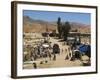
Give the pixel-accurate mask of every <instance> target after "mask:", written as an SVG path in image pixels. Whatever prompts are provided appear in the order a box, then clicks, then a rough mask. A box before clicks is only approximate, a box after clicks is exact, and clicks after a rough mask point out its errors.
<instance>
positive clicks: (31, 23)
mask: <svg viewBox="0 0 100 80" xmlns="http://www.w3.org/2000/svg"><path fill="white" fill-rule="evenodd" d="M23 25H24V28H23V30H24V32H45V31H46V30H48V31H53V30H56V31H57V24H56V22H46V21H42V20H34V19H31V18H30V17H28V16H24V17H23ZM70 25H71V30H72V31H74V30H76V29H77V31H78V32H82V33H90V25H85V24H81V23H76V22H70Z"/></svg>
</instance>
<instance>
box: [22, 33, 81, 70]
mask: <svg viewBox="0 0 100 80" xmlns="http://www.w3.org/2000/svg"><path fill="white" fill-rule="evenodd" d="M38 36H39V34H38ZM50 41H51V42H52V45H53V44H54V43H57V44H59V47H60V49H61V50H60V54H56V60H55V61H53V60H50V59H49V58H47V59H38V60H37V61H35V62H36V65H37V68H55V67H75V66H83V63H82V61H81V60H75V61H70V58H69V59H67V60H65V57H66V55H68V54H69V52H68V51H65V49H68V47H69V46H67V45H63V43H64V42H59V39H56V38H51V37H50ZM62 49H63V51H62ZM45 60H47V63H46V62H45ZM41 61H42V62H43V63H42V64H40V62H41ZM23 68H24V69H33V68H34V65H33V64H32V62H29V61H28V62H25V63H24V64H23Z"/></svg>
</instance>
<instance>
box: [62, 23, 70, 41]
mask: <svg viewBox="0 0 100 80" xmlns="http://www.w3.org/2000/svg"><path fill="white" fill-rule="evenodd" d="M70 29H71V25H70V24H69V22H65V24H64V25H63V39H64V41H66V40H67V37H68V34H69V31H70Z"/></svg>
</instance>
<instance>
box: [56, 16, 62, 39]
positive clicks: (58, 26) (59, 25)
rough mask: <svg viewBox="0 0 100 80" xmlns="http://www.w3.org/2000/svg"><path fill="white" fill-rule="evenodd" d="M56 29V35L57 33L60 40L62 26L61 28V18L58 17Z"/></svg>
mask: <svg viewBox="0 0 100 80" xmlns="http://www.w3.org/2000/svg"><path fill="white" fill-rule="evenodd" d="M57 29H58V33H59V38H61V35H62V26H61V18H60V17H58V21H57Z"/></svg>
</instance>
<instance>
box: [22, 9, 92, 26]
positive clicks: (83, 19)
mask: <svg viewBox="0 0 100 80" xmlns="http://www.w3.org/2000/svg"><path fill="white" fill-rule="evenodd" d="M23 15H24V16H29V17H30V18H32V19H36V20H43V21H48V22H52V21H57V19H58V17H61V21H62V22H65V21H69V22H78V23H82V24H88V25H90V24H91V14H90V13H76V12H53V11H33V10H24V11H23Z"/></svg>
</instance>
